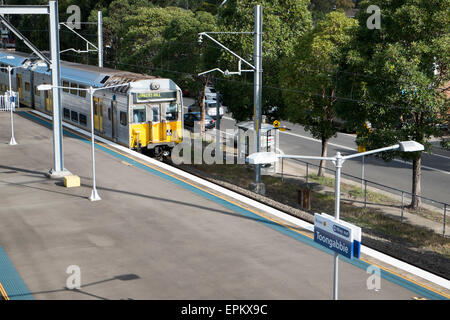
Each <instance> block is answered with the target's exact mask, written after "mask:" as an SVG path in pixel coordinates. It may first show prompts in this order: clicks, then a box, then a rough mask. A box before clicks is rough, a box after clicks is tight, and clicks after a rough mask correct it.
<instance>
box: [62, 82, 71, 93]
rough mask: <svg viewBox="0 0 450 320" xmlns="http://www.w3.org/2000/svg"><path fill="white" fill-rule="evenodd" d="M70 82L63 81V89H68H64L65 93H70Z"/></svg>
mask: <svg viewBox="0 0 450 320" xmlns="http://www.w3.org/2000/svg"><path fill="white" fill-rule="evenodd" d="M69 86H70V84H69V81H63V87H66V88H67V89H63V91H64V92H69V88H68V87H69Z"/></svg>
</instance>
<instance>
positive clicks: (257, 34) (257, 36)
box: [198, 2, 265, 194]
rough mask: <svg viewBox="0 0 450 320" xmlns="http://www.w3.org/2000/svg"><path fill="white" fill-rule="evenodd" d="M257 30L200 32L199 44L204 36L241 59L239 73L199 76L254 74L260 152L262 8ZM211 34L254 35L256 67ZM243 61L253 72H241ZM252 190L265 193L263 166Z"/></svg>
mask: <svg viewBox="0 0 450 320" xmlns="http://www.w3.org/2000/svg"><path fill="white" fill-rule="evenodd" d="M224 3H225V2H224ZM224 3H222V5H223V4H224ZM254 14H255V29H254V31H253V32H200V33H199V34H198V36H199V39H198V42H199V43H202V41H203V36H205V37H207V38H208V39H210V40H211V41H213V42H214V43H215V44H217V45H219V46H220V47H221V48H223V49H224V50H225V51H227V52H228V53H230V54H232V55H233V56H235V57H236V58H238V59H239V63H238V71H237V72H229V71H228V70H225V71H222V70H221V69H219V68H215V69H212V70H209V71H206V72H202V73H199V74H198V75H203V74H206V73H209V72H213V71H219V72H221V73H223V74H224V75H226V76H227V75H231V74H239V75H240V74H241V72H253V73H254V98H253V100H254V130H255V132H256V152H260V147H261V120H262V112H261V106H262V72H263V70H262V6H261V5H256V6H255V11H254ZM209 34H252V35H253V36H254V51H253V60H254V61H255V65H253V64H251V63H250V62H248V61H247V60H245V59H244V58H242V57H241V56H239V55H238V54H236V53H234V52H233V51H231V50H230V49H228V48H227V47H225V46H224V45H223V44H221V43H220V42H219V41H217V40H216V39H214V38H213V37H211V36H210V35H209ZM242 61H243V62H244V63H245V64H247V65H248V66H249V67H250V68H251V70H241V63H242ZM251 188H252V189H253V190H254V191H255V192H257V193H260V194H264V193H265V187H264V184H263V183H262V182H261V165H260V164H256V165H255V182H254V183H253V184H252V185H251Z"/></svg>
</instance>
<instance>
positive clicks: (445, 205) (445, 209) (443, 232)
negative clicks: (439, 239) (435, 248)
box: [442, 203, 447, 237]
mask: <svg viewBox="0 0 450 320" xmlns="http://www.w3.org/2000/svg"><path fill="white" fill-rule="evenodd" d="M446 214H447V204H446V203H444V228H443V231H442V236H444V237H445V216H446Z"/></svg>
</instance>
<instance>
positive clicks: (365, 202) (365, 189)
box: [364, 180, 367, 208]
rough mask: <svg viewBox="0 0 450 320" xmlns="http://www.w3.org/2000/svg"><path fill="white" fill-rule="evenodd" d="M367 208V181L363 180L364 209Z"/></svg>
mask: <svg viewBox="0 0 450 320" xmlns="http://www.w3.org/2000/svg"><path fill="white" fill-rule="evenodd" d="M366 207H367V180H364V208H366Z"/></svg>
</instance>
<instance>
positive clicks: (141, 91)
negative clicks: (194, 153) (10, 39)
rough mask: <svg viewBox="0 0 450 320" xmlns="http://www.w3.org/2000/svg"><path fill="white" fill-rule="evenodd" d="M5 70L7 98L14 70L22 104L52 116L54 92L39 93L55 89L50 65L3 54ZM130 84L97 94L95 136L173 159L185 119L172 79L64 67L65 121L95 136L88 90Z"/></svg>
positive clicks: (1, 76)
mask: <svg viewBox="0 0 450 320" xmlns="http://www.w3.org/2000/svg"><path fill="white" fill-rule="evenodd" d="M0 66H1V67H2V68H0V92H1V93H2V94H4V93H5V92H6V91H7V90H9V89H8V88H9V85H10V84H9V76H8V70H7V67H8V66H11V67H12V70H11V71H12V72H11V89H12V90H13V91H15V92H17V93H18V97H19V101H20V104H21V105H23V106H25V107H29V108H32V109H35V110H38V111H40V112H43V113H46V114H49V115H52V114H53V101H52V94H51V91H39V90H38V89H37V87H38V86H39V85H41V84H51V71H50V69H49V68H48V67H47V65H46V64H45V63H43V62H42V61H41V60H39V59H38V58H37V57H36V56H34V55H30V54H27V53H23V52H17V51H9V50H0ZM126 83H131V85H130V86H122V87H116V88H111V89H104V90H97V91H95V94H94V97H93V108H94V112H93V114H94V119H93V120H94V131H95V134H96V135H98V136H101V137H103V138H105V139H108V140H110V141H113V142H115V143H118V144H120V145H123V146H126V147H128V148H130V149H133V150H137V151H139V152H143V151H146V152H148V153H149V154H150V155H151V156H154V157H156V158H162V157H166V156H170V152H171V150H172V148H173V147H174V146H175V145H176V144H178V143H180V142H181V141H182V139H183V118H184V115H183V110H184V108H183V95H182V90H181V89H180V87H178V86H177V84H176V83H175V82H174V81H173V80H171V79H167V78H161V77H156V76H151V75H145V74H139V73H133V72H128V71H121V70H115V69H110V68H99V67H97V66H92V65H85V64H80V63H74V62H67V61H61V84H60V85H61V86H62V87H64V88H63V89H61V103H62V105H61V108H62V119H63V121H64V122H67V123H70V124H72V125H74V126H77V127H79V128H82V129H86V130H88V131H90V123H91V122H90V121H91V118H90V114H91V112H90V105H91V104H90V103H91V101H90V94H89V93H88V91H86V90H85V89H88V88H89V87H93V88H103V87H110V86H117V85H120V84H126ZM80 89H81V90H80Z"/></svg>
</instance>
